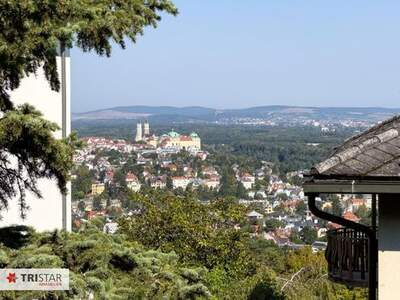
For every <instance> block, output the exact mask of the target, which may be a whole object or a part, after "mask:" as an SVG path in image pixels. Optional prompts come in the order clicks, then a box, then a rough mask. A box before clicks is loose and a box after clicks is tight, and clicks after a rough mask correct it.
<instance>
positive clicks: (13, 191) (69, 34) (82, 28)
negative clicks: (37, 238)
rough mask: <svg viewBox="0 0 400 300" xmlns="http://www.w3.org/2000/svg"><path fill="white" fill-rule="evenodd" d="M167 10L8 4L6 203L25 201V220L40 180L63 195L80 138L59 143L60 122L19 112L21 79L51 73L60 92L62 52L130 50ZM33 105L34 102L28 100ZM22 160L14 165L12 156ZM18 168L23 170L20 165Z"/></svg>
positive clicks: (3, 37)
mask: <svg viewBox="0 0 400 300" xmlns="http://www.w3.org/2000/svg"><path fill="white" fill-rule="evenodd" d="M161 12H166V13H169V14H173V15H176V14H177V10H176V8H175V7H174V5H173V4H172V2H170V1H169V0H155V1H145V0H140V1H137V0H127V1H114V0H105V1H95V2H93V1H91V0H82V1H49V0H11V1H0V19H1V22H0V70H1V76H0V115H1V118H0V178H2V180H1V182H0V202H1V204H2V206H4V207H6V208H7V205H8V200H9V199H12V198H14V197H18V198H19V202H18V205H19V208H20V212H21V216H22V217H25V212H26V210H27V205H26V203H25V193H26V191H30V192H32V193H33V194H35V195H36V196H38V197H40V196H41V195H40V191H39V190H38V188H37V184H36V183H37V179H39V178H54V179H56V181H57V183H58V186H59V188H60V190H61V191H62V192H64V193H65V192H66V182H67V181H68V179H69V172H70V170H71V169H72V154H73V151H74V148H75V147H76V146H78V144H77V143H76V137H75V135H71V136H70V137H69V138H66V139H62V140H57V139H55V138H54V132H55V131H56V130H58V127H57V125H56V124H54V123H52V122H49V121H46V120H44V119H43V118H42V116H41V114H40V113H39V112H38V111H36V110H34V108H33V107H31V106H29V105H22V106H19V107H14V106H13V104H12V102H11V100H10V96H9V93H10V91H12V90H15V89H17V88H18V87H19V85H20V82H21V79H22V78H24V77H26V76H27V75H32V74H36V72H37V71H38V69H39V68H43V70H44V73H45V77H46V79H47V80H48V82H49V84H50V87H51V89H52V90H55V91H58V90H59V89H60V81H59V76H58V72H57V61H56V57H57V48H58V47H59V46H60V48H62V49H64V48H70V47H72V46H77V47H79V48H81V49H82V50H83V51H95V52H96V53H97V54H99V55H106V56H109V55H110V54H111V43H112V41H113V42H115V43H117V44H119V45H120V46H121V47H122V48H124V47H125V39H126V38H128V39H130V40H131V41H132V42H135V41H136V38H137V36H138V35H141V34H143V30H144V28H145V27H147V26H153V27H155V26H156V25H157V23H158V22H159V21H160V19H161V16H160V13H161ZM26 100H27V101H29V99H26ZM10 154H11V155H12V156H13V158H15V159H16V163H13V164H11V163H10V161H9V155H10ZM14 165H15V166H14Z"/></svg>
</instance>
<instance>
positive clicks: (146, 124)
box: [143, 120, 150, 136]
mask: <svg viewBox="0 0 400 300" xmlns="http://www.w3.org/2000/svg"><path fill="white" fill-rule="evenodd" d="M143 126H144V127H143V129H144V136H149V135H150V124H149V121H147V120H146V121H145V122H144V125H143Z"/></svg>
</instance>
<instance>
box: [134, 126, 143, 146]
mask: <svg viewBox="0 0 400 300" xmlns="http://www.w3.org/2000/svg"><path fill="white" fill-rule="evenodd" d="M135 141H136V142H140V141H143V132H142V122H138V123H137V124H136V137H135Z"/></svg>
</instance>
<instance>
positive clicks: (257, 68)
mask: <svg viewBox="0 0 400 300" xmlns="http://www.w3.org/2000/svg"><path fill="white" fill-rule="evenodd" d="M174 3H175V4H176V6H177V7H178V9H179V12H180V14H179V15H178V16H177V17H172V16H164V17H163V19H162V21H161V22H160V24H159V26H158V28H156V29H153V28H148V29H146V31H145V35H144V36H142V37H140V38H138V41H137V43H136V44H132V43H129V44H128V46H127V48H126V49H125V50H121V49H120V48H118V46H116V47H114V49H113V53H112V57H111V58H105V57H99V56H96V55H95V54H88V53H82V52H81V51H80V50H79V49H76V48H74V49H72V51H71V76H72V79H71V80H72V111H73V112H84V111H89V110H95V109H102V108H109V107H114V106H129V105H152V106H158V105H171V106H205V107H212V108H242V107H251V106H262V105H276V104H279V105H299V106H353V107H355V106H360V107H367V106H369V107H371V106H374V107H375V106H380V107H400V85H399V79H400V57H399V56H400V37H399V36H400V18H399V16H400V1H388V0H381V1H376V0H351V1H349V0H335V1H322V0H247V1H238V0H230V1H228V0H175V1H174Z"/></svg>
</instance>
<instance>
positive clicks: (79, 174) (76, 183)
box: [71, 165, 95, 199]
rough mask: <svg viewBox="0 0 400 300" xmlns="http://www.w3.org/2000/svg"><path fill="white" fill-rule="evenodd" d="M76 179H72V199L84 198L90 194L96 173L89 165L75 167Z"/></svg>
mask: <svg viewBox="0 0 400 300" xmlns="http://www.w3.org/2000/svg"><path fill="white" fill-rule="evenodd" d="M74 173H75V175H76V179H74V180H72V195H71V197H72V199H83V198H84V197H85V196H86V195H87V194H89V192H90V190H91V188H92V182H93V181H94V179H95V176H94V175H95V174H94V172H93V171H90V170H89V169H88V167H86V166H84V165H81V166H78V167H76V168H75V170H74Z"/></svg>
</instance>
